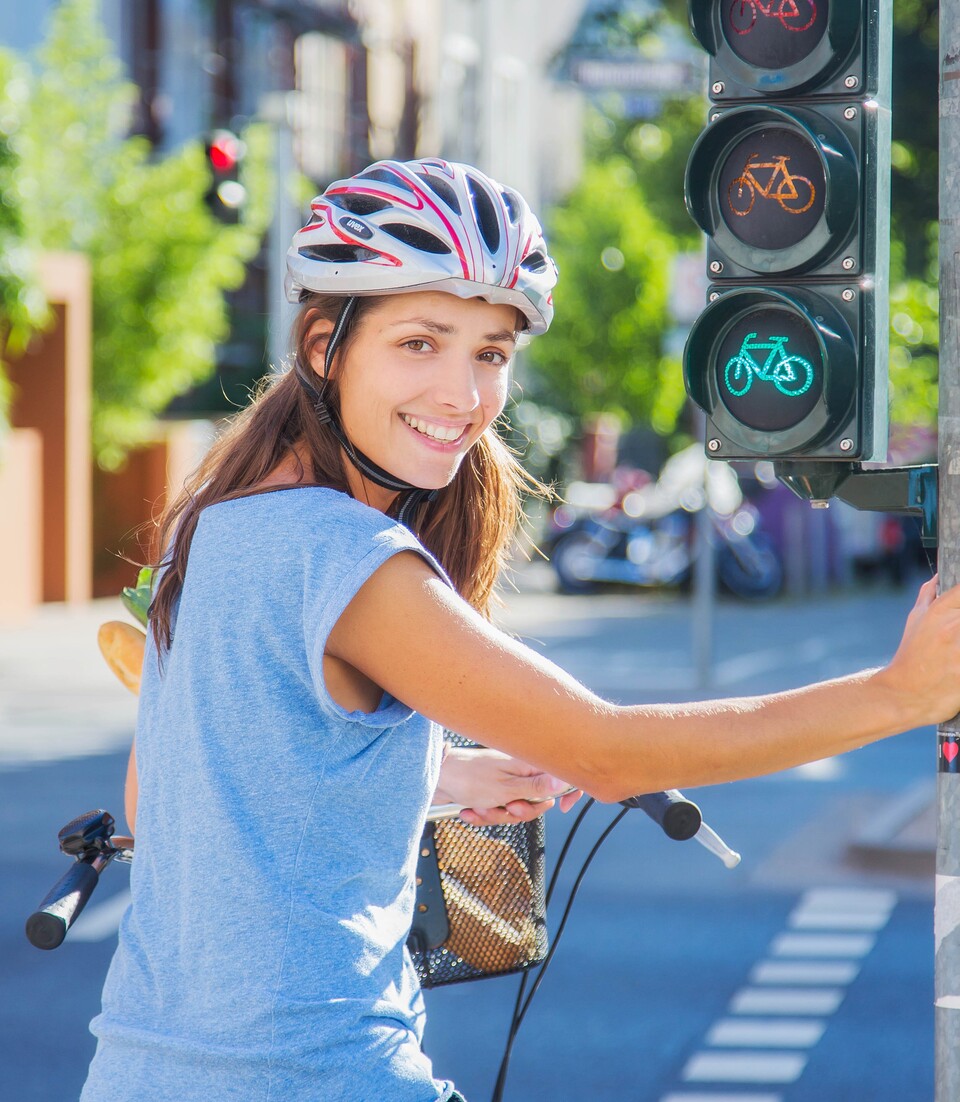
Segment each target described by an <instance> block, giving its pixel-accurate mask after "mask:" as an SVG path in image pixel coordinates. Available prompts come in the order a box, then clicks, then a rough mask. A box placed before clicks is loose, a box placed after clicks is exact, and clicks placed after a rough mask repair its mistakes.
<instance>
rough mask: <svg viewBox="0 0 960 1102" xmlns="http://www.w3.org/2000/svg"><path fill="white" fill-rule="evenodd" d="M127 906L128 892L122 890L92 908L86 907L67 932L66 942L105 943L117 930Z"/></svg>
mask: <svg viewBox="0 0 960 1102" xmlns="http://www.w3.org/2000/svg"><path fill="white" fill-rule="evenodd" d="M129 905H130V892H129V890H127V889H124V891H122V892H117V894H116V895H114V896H111V897H110V898H109V899H105V900H104V901H103V902H102V903H98V904H97V905H96V906H94V907H89V906H88V907H87V908H86V910H84V911H83V912H82V913H81V915H80V917H79V918H78V919H77V921H76V922H75V923H74V924H73V925H72V926H71V927H70V929H69V930H68V931H67V941H106V939H107V938H108V937H112V936H113V935H114V934H115V933H116V932H117V930H118V929H119V927H120V919H121V918H122V917H123V912H124V911H125V910H126V909H127V907H128V906H129Z"/></svg>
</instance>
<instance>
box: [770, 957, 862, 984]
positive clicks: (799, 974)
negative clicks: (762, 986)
mask: <svg viewBox="0 0 960 1102" xmlns="http://www.w3.org/2000/svg"><path fill="white" fill-rule="evenodd" d="M859 971H860V965H859V964H858V963H856V962H855V961H848V960H826V961H818V960H762V961H760V962H759V963H758V964H756V965H754V967H753V971H752V972H751V973H750V982H751V983H773V984H782V985H783V984H807V983H809V984H813V985H815V986H818V987H824V986H834V985H837V984H842V983H853V981H854V980H855V979H856V978H857V973H858V972H859Z"/></svg>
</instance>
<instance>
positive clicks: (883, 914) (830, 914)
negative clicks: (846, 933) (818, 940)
mask: <svg viewBox="0 0 960 1102" xmlns="http://www.w3.org/2000/svg"><path fill="white" fill-rule="evenodd" d="M889 918H890V912H889V911H866V910H852V911H828V910H821V909H820V908H806V907H802V906H801V907H798V908H797V909H796V910H795V911H794V912H793V914H791V915H790V917H789V919H788V920H787V923H788V925H789V926H791V927H792V928H793V929H794V930H882V929H883V927H884V926H886V924H887V922H888V920H889Z"/></svg>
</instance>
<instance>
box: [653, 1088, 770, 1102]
mask: <svg viewBox="0 0 960 1102" xmlns="http://www.w3.org/2000/svg"><path fill="white" fill-rule="evenodd" d="M660 1102H783V1095H780V1094H754V1093H752V1092H751V1093H750V1094H739V1093H738V1094H712V1093H711V1094H688V1093H687V1092H686V1091H681V1092H679V1093H678V1092H674V1093H673V1094H667V1095H664V1097H663V1098H661V1099H660Z"/></svg>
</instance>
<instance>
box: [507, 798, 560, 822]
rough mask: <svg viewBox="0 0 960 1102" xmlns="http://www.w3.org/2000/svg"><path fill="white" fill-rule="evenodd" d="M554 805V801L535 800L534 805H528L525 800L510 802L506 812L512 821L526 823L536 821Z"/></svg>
mask: <svg viewBox="0 0 960 1102" xmlns="http://www.w3.org/2000/svg"><path fill="white" fill-rule="evenodd" d="M555 803H556V801H555V800H537V802H536V803H535V804H534V803H528V802H527V801H526V800H511V801H510V803H508V804H507V806H506V810H507V811H509V812H510V814H511V815H512V816H513V819H514V821H516V822H518V823H528V822H530V820H531V819H536V818H538V817H539V816H540V815H542V814H543V813H544V812H545V811H549V810H550V808H551V807H553V805H554V804H555Z"/></svg>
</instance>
